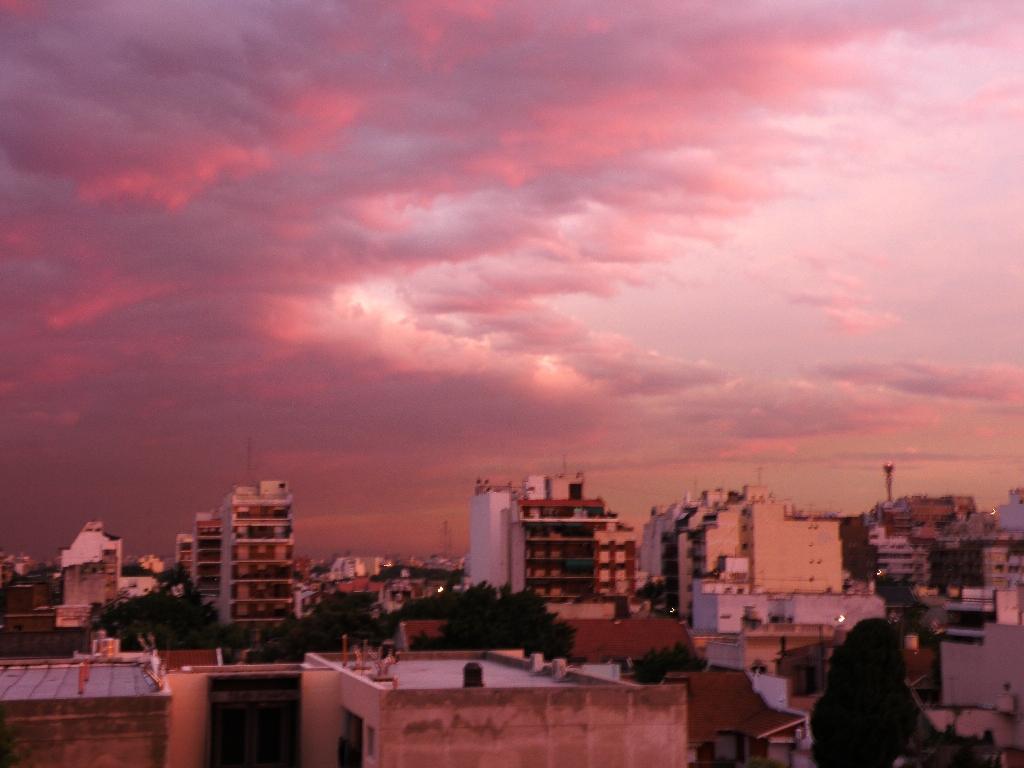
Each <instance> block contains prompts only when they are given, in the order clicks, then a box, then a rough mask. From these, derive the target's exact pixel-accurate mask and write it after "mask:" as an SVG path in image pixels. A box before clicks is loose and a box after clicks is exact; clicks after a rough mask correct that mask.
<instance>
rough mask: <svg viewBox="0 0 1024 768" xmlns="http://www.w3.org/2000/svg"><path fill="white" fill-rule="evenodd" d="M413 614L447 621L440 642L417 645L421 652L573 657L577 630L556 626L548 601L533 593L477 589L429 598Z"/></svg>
mask: <svg viewBox="0 0 1024 768" xmlns="http://www.w3.org/2000/svg"><path fill="white" fill-rule="evenodd" d="M417 602H422V601H417ZM409 608H410V612H417V613H418V612H424V613H430V612H431V609H434V613H433V615H427V616H423V615H419V616H416V618H432V619H446V620H447V621H446V623H445V625H444V627H443V628H442V630H441V632H442V636H441V637H439V638H432V639H426V638H423V639H421V640H419V641H416V642H415V643H414V647H415V648H417V649H425V650H476V649H494V648H522V649H523V650H525V651H526V652H527V653H537V652H539V653H543V654H544V655H545V656H546V657H547V658H549V659H552V658H556V657H568V656H569V655H570V653H571V651H572V642H573V634H574V630H573V628H572V627H570V626H569V625H568V624H565V623H563V622H561V621H558V619H557V617H556V616H555V615H554V614H552V613H550V612H549V611H548V610H547V606H546V604H545V603H544V600H543V599H542V598H540V597H539V596H537V595H536V594H534V593H533V592H530V591H529V590H523V591H522V592H512V591H511V590H510V589H509V588H508V587H504V588H503V589H501V591H498V590H496V589H495V588H494V587H492V586H490V585H488V584H478V585H476V586H473V587H470V588H469V589H467V590H466V591H465V592H462V593H457V594H453V595H451V596H450V597H447V598H445V597H444V596H439V597H437V598H431V602H430V603H428V604H427V605H425V606H416V607H415V608H414V607H412V606H410V607H409ZM403 613H404V611H403ZM402 618H403V619H404V618H412V617H411V616H406V615H403V616H402Z"/></svg>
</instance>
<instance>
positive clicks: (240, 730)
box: [217, 707, 246, 766]
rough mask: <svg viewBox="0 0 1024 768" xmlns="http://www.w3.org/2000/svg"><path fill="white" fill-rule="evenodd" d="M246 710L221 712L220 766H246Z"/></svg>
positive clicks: (223, 710)
mask: <svg viewBox="0 0 1024 768" xmlns="http://www.w3.org/2000/svg"><path fill="white" fill-rule="evenodd" d="M245 731H246V728H245V709H244V708H242V707H224V708H223V709H221V711H220V727H219V728H218V730H217V735H218V737H219V739H220V765H225V766H226V765H244V764H245Z"/></svg>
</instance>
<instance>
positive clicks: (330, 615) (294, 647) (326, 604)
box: [251, 593, 388, 662]
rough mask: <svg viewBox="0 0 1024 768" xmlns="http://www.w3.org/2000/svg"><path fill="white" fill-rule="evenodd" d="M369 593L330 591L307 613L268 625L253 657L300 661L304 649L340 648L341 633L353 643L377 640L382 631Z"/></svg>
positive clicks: (383, 632)
mask: <svg viewBox="0 0 1024 768" xmlns="http://www.w3.org/2000/svg"><path fill="white" fill-rule="evenodd" d="M372 607H373V595H370V594H360V593H356V594H334V595H330V596H328V597H325V598H324V599H323V601H322V602H321V603H320V605H318V606H317V607H316V608H315V609H314V610H313V612H312V613H311V614H310V615H309V616H305V617H303V618H301V619H296V618H294V617H289V618H287V619H285V620H284V621H283V622H281V623H280V624H278V625H277V626H274V627H271V628H269V629H268V630H267V631H266V633H265V634H264V636H263V641H262V644H261V645H260V646H259V647H258V648H256V649H255V650H254V652H253V653H252V655H251V658H252V659H253V660H254V661H262V662H271V661H301V660H302V657H303V656H304V655H305V654H306V653H308V652H316V651H334V652H337V651H340V650H341V636H342V635H348V637H349V642H350V643H351V644H352V645H353V646H354V645H355V644H356V643H359V642H361V641H363V640H366V641H368V642H370V643H374V644H376V643H380V642H381V641H382V640H385V639H386V638H387V637H388V635H387V634H386V631H385V628H384V625H383V624H382V622H380V621H378V620H377V619H376V618H374V616H373V613H372V610H371V609H372Z"/></svg>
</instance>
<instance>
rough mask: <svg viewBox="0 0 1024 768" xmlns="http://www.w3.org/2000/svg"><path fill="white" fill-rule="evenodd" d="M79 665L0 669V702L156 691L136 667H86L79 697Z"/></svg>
mask: <svg viewBox="0 0 1024 768" xmlns="http://www.w3.org/2000/svg"><path fill="white" fill-rule="evenodd" d="M80 666H81V665H80V664H22V665H10V666H0V702H2V701H36V700H41V699H42V700H45V699H97V698H112V697H116V696H149V695H153V694H158V693H160V688H159V687H158V686H157V684H156V683H155V682H153V680H152V679H151V678H150V677H149V676H148V675H147V674H146V673H145V672H143V670H142V667H141V666H139V665H138V664H90V665H89V679H88V680H87V681H86V683H85V690H84V691H83V692H82V693H81V694H79V692H78V678H79V668H80Z"/></svg>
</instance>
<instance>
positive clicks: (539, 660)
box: [530, 653, 544, 675]
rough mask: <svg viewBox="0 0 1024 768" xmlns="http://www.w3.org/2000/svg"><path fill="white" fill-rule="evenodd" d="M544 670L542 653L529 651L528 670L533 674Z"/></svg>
mask: <svg viewBox="0 0 1024 768" xmlns="http://www.w3.org/2000/svg"><path fill="white" fill-rule="evenodd" d="M543 671H544V654H543V653H531V654H530V672H532V673H533V674H535V675H539V674H540V673H541V672H543Z"/></svg>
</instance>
